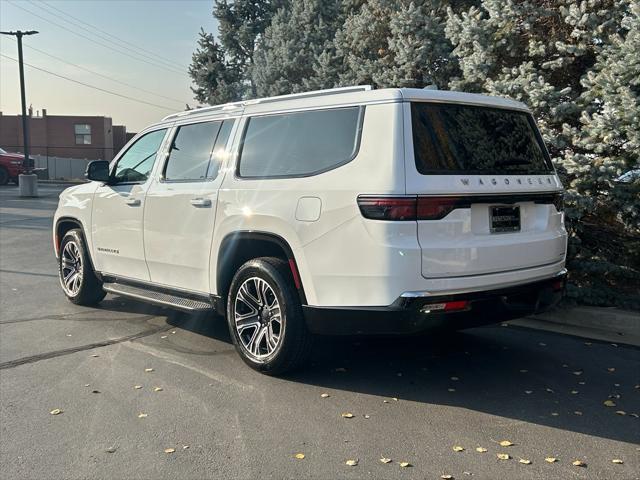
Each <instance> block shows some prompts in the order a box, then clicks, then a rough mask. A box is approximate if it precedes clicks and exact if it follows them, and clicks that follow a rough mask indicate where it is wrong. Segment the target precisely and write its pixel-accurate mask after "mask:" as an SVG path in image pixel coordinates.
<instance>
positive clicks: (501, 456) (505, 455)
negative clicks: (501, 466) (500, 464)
mask: <svg viewBox="0 0 640 480" xmlns="http://www.w3.org/2000/svg"><path fill="white" fill-rule="evenodd" d="M497 457H498V460H509V459H510V458H511V457H510V456H509V454H508V453H499V454H498V455H497Z"/></svg>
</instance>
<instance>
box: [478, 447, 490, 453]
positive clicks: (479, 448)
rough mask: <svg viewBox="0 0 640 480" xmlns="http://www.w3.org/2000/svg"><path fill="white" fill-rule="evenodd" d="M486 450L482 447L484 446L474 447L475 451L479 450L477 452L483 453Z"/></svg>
mask: <svg viewBox="0 0 640 480" xmlns="http://www.w3.org/2000/svg"><path fill="white" fill-rule="evenodd" d="M486 451H487V449H486V448H484V447H477V448H476V452H479V453H485V452H486Z"/></svg>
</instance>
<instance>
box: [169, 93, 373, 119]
mask: <svg viewBox="0 0 640 480" xmlns="http://www.w3.org/2000/svg"><path fill="white" fill-rule="evenodd" d="M372 88H373V87H372V86H371V85H356V86H352V87H338V88H328V89H326V90H313V91H311V92H301V93H291V94H289V95H278V96H275V97H266V98H256V99H253V100H243V101H239V102H231V103H225V104H222V105H214V106H212V107H202V108H194V109H193V110H185V111H184V112H179V113H172V114H171V115H167V116H166V117H164V118H163V119H162V120H163V121H164V120H170V119H172V118H179V117H185V116H189V115H196V114H199V113H205V112H215V111H216V110H233V109H235V108H240V107H244V106H245V105H257V104H259V103H270V102H278V101H280V100H295V99H297V98H309V97H321V96H324V95H335V94H339V93H350V92H364V91H368V90H371V89H372Z"/></svg>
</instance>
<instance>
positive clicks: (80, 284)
mask: <svg viewBox="0 0 640 480" xmlns="http://www.w3.org/2000/svg"><path fill="white" fill-rule="evenodd" d="M76 252H77V254H76ZM70 258H74V259H75V260H74V261H72V262H70V261H69V260H70ZM75 274H79V275H77V276H75V277H74V275H75ZM65 277H67V281H65ZM58 278H59V279H60V286H61V287H62V291H63V292H64V294H65V296H66V297H67V298H68V299H69V301H70V302H71V303H75V304H76V305H86V306H89V305H95V304H97V303H99V302H100V301H101V300H102V299H103V298H104V297H105V295H106V294H107V293H106V292H105V291H104V290H103V289H102V282H101V281H100V280H98V278H97V277H96V275H95V273H94V271H93V267H92V265H91V260H90V259H89V254H88V253H87V247H86V244H85V242H84V237H83V236H82V232H81V231H80V229H73V230H69V231H68V232H67V233H66V234H65V235H64V237H63V238H62V242H60V254H59V257H58ZM72 278H74V281H73V283H72V284H69V283H67V282H69V281H71V279H72Z"/></svg>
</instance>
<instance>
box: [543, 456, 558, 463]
mask: <svg viewBox="0 0 640 480" xmlns="http://www.w3.org/2000/svg"><path fill="white" fill-rule="evenodd" d="M544 461H545V462H547V463H556V462H557V461H558V459H557V458H556V457H547V458H545V459H544Z"/></svg>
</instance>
